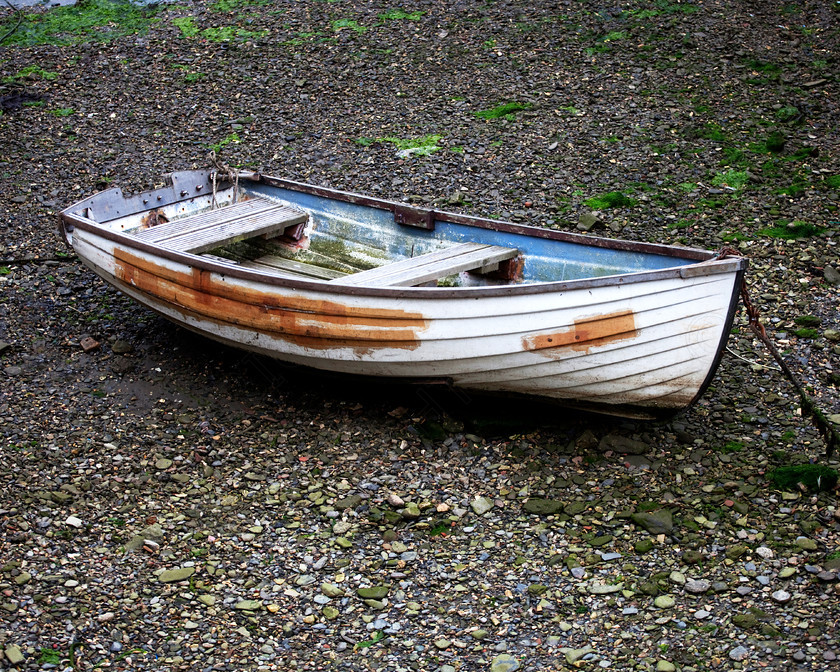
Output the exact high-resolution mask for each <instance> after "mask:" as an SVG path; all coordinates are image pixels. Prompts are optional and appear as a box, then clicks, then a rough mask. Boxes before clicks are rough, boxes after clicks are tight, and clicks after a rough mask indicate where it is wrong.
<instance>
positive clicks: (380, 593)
mask: <svg viewBox="0 0 840 672" xmlns="http://www.w3.org/2000/svg"><path fill="white" fill-rule="evenodd" d="M389 590H391V586H370V587H369V588H359V589H358V590H357V591H356V594H357V595H358V596H359V597H361V598H362V599H363V600H381V599H382V598H383V597H385V596H386V595H388V591H389Z"/></svg>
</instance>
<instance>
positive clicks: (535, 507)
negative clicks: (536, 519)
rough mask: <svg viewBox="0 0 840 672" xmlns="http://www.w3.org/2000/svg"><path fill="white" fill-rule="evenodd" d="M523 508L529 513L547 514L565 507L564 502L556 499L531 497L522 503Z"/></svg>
mask: <svg viewBox="0 0 840 672" xmlns="http://www.w3.org/2000/svg"><path fill="white" fill-rule="evenodd" d="M522 508H523V509H525V511H527V512H528V513H535V514H537V515H541V516H547V515H551V514H552V513H557V512H558V511H560V509H562V508H563V502H559V501H557V500H556V499H540V498H539V497H531V498H530V499H529V500H528V501H526V502H525V503H524V504H523V505H522Z"/></svg>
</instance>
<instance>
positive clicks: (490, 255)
mask: <svg viewBox="0 0 840 672" xmlns="http://www.w3.org/2000/svg"><path fill="white" fill-rule="evenodd" d="M518 254H519V250H516V249H513V248H509V247H498V246H495V245H484V244H482V243H460V244H458V245H453V246H452V247H448V248H446V249H445V250H438V251H436V252H430V253H428V254H423V255H420V256H419V257H412V258H411V259H404V260H402V261H395V262H394V263H392V264H385V265H384V266H379V267H377V268H372V269H370V270H369V271H361V272H360V273H353V274H352V275H347V276H344V277H341V278H336V279H335V280H331V281H330V282H334V283H336V284H338V283H340V284H342V285H356V286H358V285H362V286H367V287H414V286H416V285H422V284H423V283H424V282H430V281H432V280H437V279H438V278H445V277H446V276H448V275H454V274H455V273H460V272H461V271H481V272H487V271H491V270H495V269H496V268H498V265H499V263H500V262H502V261H506V260H508V259H512V258H513V257H515V256H517V255H518Z"/></svg>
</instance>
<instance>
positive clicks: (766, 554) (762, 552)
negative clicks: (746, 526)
mask: <svg viewBox="0 0 840 672" xmlns="http://www.w3.org/2000/svg"><path fill="white" fill-rule="evenodd" d="M755 554H756V555H757V556H758V557H759V558H761V559H762V560H770V559H771V558H772V557H773V549H770V548H767V546H759V547H758V548H757V549H755Z"/></svg>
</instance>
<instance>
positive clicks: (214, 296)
mask: <svg viewBox="0 0 840 672" xmlns="http://www.w3.org/2000/svg"><path fill="white" fill-rule="evenodd" d="M114 258H115V262H116V264H115V276H116V278H117V279H118V280H119V281H121V282H124V283H126V284H127V285H130V286H131V287H134V288H135V289H137V290H139V291H142V292H144V293H145V294H148V295H150V296H152V297H154V298H155V299H157V300H158V301H161V302H163V303H166V304H168V305H170V306H172V307H174V308H176V309H178V310H180V311H181V312H183V313H185V314H190V315H192V316H195V317H197V318H199V319H205V320H207V321H212V322H214V323H216V324H227V325H235V326H238V327H243V328H246V329H249V330H252V331H256V332H259V333H263V334H267V335H269V336H271V337H273V338H279V339H282V340H285V341H288V342H290V343H294V344H295V345H299V346H301V347H306V348H312V349H328V348H351V349H353V351H354V352H356V353H357V354H359V355H366V354H370V352H372V351H373V350H376V349H381V348H398V349H402V350H414V349H415V348H417V347H419V346H420V338H419V334H420V333H421V332H423V331H424V330H425V329H426V328H427V327H428V320H426V319H424V317H423V315H421V314H420V313H410V312H407V311H403V310H396V309H387V308H364V307H357V306H348V305H345V304H342V303H340V302H338V301H330V300H325V299H310V298H305V297H301V296H295V295H283V294H279V293H276V292H266V291H262V290H259V289H252V288H248V287H243V286H241V285H233V284H230V283H228V282H225V280H224V278H223V277H220V276H219V275H217V274H214V273H211V272H209V271H206V270H202V269H200V268H192V269H191V270H190V271H189V272H183V271H177V270H173V269H171V268H166V267H163V266H159V265H157V264H155V263H154V262H151V261H149V260H148V259H145V258H143V257H139V256H137V255H135V254H132V253H131V252H127V251H125V250H120V249H115V250H114Z"/></svg>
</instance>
